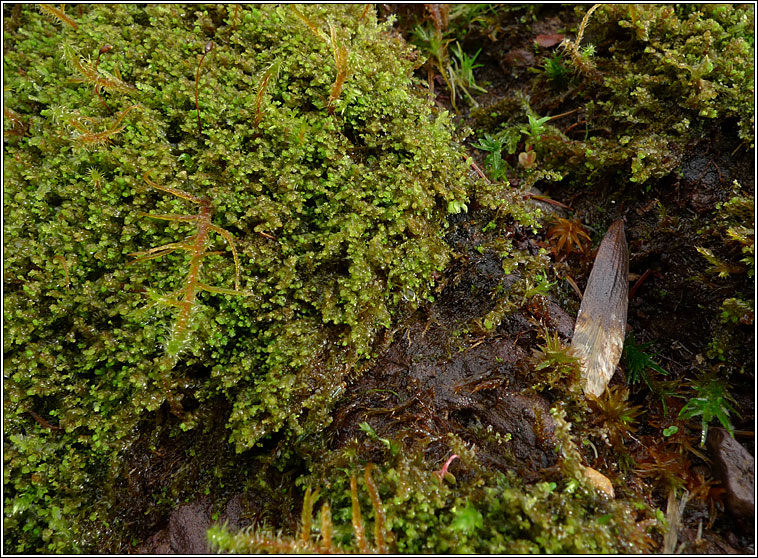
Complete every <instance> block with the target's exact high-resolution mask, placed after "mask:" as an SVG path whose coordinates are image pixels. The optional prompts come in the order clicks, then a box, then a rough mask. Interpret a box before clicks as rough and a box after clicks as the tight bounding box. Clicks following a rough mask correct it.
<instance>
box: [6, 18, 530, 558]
mask: <svg viewBox="0 0 758 558" xmlns="http://www.w3.org/2000/svg"><path fill="white" fill-rule="evenodd" d="M80 8H81V9H79V10H71V13H69V14H68V15H69V16H70V17H72V18H73V19H74V20H75V21H76V24H77V27H76V28H74V27H72V26H68V25H64V26H56V25H54V24H52V23H51V22H49V21H48V20H46V19H45V18H44V17H42V15H41V14H39V13H37V12H36V11H35V10H34V9H33V8H32V7H31V6H25V7H23V8H22V9H21V11H20V13H19V15H18V20H17V21H16V22H15V25H14V26H11V27H10V28H9V30H8V32H7V33H6V36H5V39H6V43H5V44H6V53H5V56H4V60H3V63H4V70H5V76H6V82H5V84H4V86H5V91H4V96H5V104H6V106H7V107H8V108H10V109H12V110H13V111H14V114H17V115H18V117H19V119H20V120H21V121H22V122H24V123H25V126H26V128H25V129H24V127H23V126H21V125H19V126H17V125H16V123H15V122H16V120H17V119H16V120H13V119H7V121H8V122H10V125H12V126H13V127H12V130H11V131H12V132H13V134H11V137H10V138H9V141H7V142H6V143H5V146H4V149H5V161H6V164H5V182H4V187H5V198H4V201H5V204H4V217H5V221H4V222H5V230H4V233H5V242H6V244H5V258H4V272H5V293H4V294H5V300H4V303H5V305H4V307H5V320H6V321H5V336H4V342H5V345H4V351H5V370H6V383H5V390H6V391H5V425H4V426H5V431H6V433H7V436H8V440H9V444H8V445H7V447H6V452H5V460H6V461H5V463H6V468H5V478H4V483H5V487H6V492H5V498H6V500H5V503H6V506H5V510H6V517H5V537H6V538H5V542H6V545H7V547H6V548H8V549H10V550H12V551H18V552H38V551H45V552H51V551H52V552H62V551H72V550H80V549H81V550H87V549H92V548H94V547H93V544H97V545H98V547H97V548H99V549H100V550H103V549H104V548H105V547H108V548H112V549H118V548H119V545H120V542H119V539H118V537H119V533H120V532H121V531H120V530H119V529H122V528H123V526H120V525H119V524H118V523H113V521H114V517H115V514H116V510H115V508H114V507H113V505H114V502H113V501H112V499H111V498H112V492H111V491H110V489H107V490H103V487H110V486H112V485H113V484H114V482H115V481H116V479H119V478H121V476H122V475H124V474H125V472H124V471H123V470H122V467H123V466H124V460H123V455H124V452H125V451H127V450H128V448H129V447H130V445H131V444H132V443H133V441H134V439H135V436H136V435H137V433H138V432H139V429H140V428H145V426H144V424H145V423H146V424H149V423H150V416H151V415H150V414H149V413H150V412H152V411H156V410H157V409H159V408H161V407H162V406H164V405H165V406H167V407H169V408H170V410H171V411H172V412H173V413H174V414H175V415H176V416H178V417H180V418H181V420H182V421H183V422H182V425H181V426H182V428H183V429H185V430H186V429H190V428H193V427H195V426H198V425H201V424H203V423H204V421H207V420H208V419H207V417H208V416H209V414H208V413H206V412H205V409H204V407H205V406H206V405H207V404H210V403H209V402H213V401H216V398H218V397H222V398H224V399H226V400H227V401H229V402H230V405H231V409H232V410H231V412H230V415H229V417H228V428H229V436H230V441H231V442H232V443H233V444H234V445H235V446H236V448H237V450H238V451H243V450H245V449H248V448H252V447H254V446H255V445H256V444H258V443H260V442H261V441H262V440H263V439H265V438H266V437H267V436H269V435H271V434H272V433H274V432H277V431H283V432H284V433H285V434H286V435H288V436H295V435H299V434H304V433H307V432H312V431H315V430H317V429H319V428H321V427H323V426H324V425H325V424H326V423H327V422H328V421H329V409H330V405H331V403H332V402H333V401H334V400H335V398H336V397H338V396H339V394H340V393H341V391H342V390H343V389H344V386H345V382H346V379H347V378H348V375H349V374H350V373H352V372H353V371H356V372H357V371H358V370H359V368H356V367H354V365H356V363H359V362H360V361H361V360H363V359H366V358H367V357H370V356H371V351H372V344H373V342H374V339H375V337H376V335H377V333H379V332H381V331H383V330H384V329H385V328H387V327H389V326H390V325H391V324H392V323H393V321H395V320H397V319H398V318H399V317H400V316H402V315H403V313H404V312H406V311H408V310H411V309H413V308H414V307H415V306H416V305H418V304H419V302H420V301H423V300H425V299H427V297H429V296H430V295H431V287H432V282H433V279H432V278H433V276H434V274H435V273H436V272H438V271H439V270H441V269H442V268H444V266H445V265H446V263H447V261H448V259H449V249H448V248H447V246H446V245H445V243H444V242H443V238H442V234H443V232H444V230H445V226H446V220H445V219H446V216H447V213H448V211H450V210H461V209H463V208H465V207H466V205H465V204H466V203H467V202H468V201H469V198H470V196H471V195H472V194H474V193H476V194H477V196H478V198H479V199H480V203H483V204H485V205H489V206H491V207H495V206H498V207H500V208H501V210H503V211H505V212H506V213H507V212H509V211H510V209H509V207H511V206H512V207H513V210H512V214H513V216H514V218H516V219H517V220H519V221H520V222H522V223H526V224H533V217H532V215H531V213H530V212H529V211H527V210H526V209H524V208H523V206H522V205H519V202H518V201H517V200H516V198H515V196H513V195H509V194H503V195H500V193H498V192H496V191H495V190H493V189H491V188H489V189H488V187H486V186H485V185H483V184H481V183H479V184H475V183H474V182H473V181H472V179H471V178H470V175H469V168H468V163H467V161H466V158H465V157H464V154H463V151H462V150H461V149H460V148H459V147H456V143H455V138H454V137H453V132H452V125H451V122H450V119H449V117H448V115H447V114H445V113H442V114H438V113H434V112H433V111H432V108H431V105H430V102H429V100H428V99H426V98H425V97H424V96H422V95H420V94H418V93H417V92H416V91H415V90H414V88H413V86H412V81H411V73H412V71H413V61H412V60H413V55H412V52H411V50H410V48H409V47H408V46H407V45H405V44H404V43H403V42H402V41H400V40H398V39H396V38H393V36H392V35H391V34H390V32H389V28H388V26H387V25H385V24H379V23H377V21H376V18H375V16H374V14H373V10H369V12H368V13H367V14H362V12H363V7H362V6H339V7H338V6H333V7H326V6H325V7H306V6H303V7H302V8H301V11H302V12H303V15H304V16H305V18H306V19H307V20H308V21H309V22H310V23H311V25H312V26H313V27H314V28H315V29H316V30H318V31H319V32H314V31H312V30H311V29H310V28H309V26H308V25H307V24H306V23H305V22H304V21H303V20H301V19H300V18H299V17H298V16H297V15H296V14H295V13H294V12H293V11H292V10H291V9H289V8H287V7H275V6H255V7H245V8H243V9H241V10H239V11H237V10H235V9H231V8H227V7H226V6H222V5H213V6H200V5H192V6H180V5H160V6H158V5H154V6H143V5H108V6H106V5H100V6H81V7H80ZM330 29H333V30H334V34H333V35H332V36H333V39H332V40H329V34H328V33H329V30H330ZM322 35H323V36H322ZM211 39H212V40H213V41H214V42H215V47H214V48H213V49H212V50H211V51H210V52H209V53H208V54H207V56H206V57H205V60H204V61H203V67H202V72H201V73H200V78H199V82H198V104H199V107H200V111H199V117H200V120H201V124H202V129H201V131H200V130H199V127H198V122H197V119H198V113H197V111H196V109H195V85H196V82H195V79H196V71H197V67H198V62H199V61H198V57H199V56H200V55H201V54H202V53H203V48H204V45H206V44H207V42H208V41H209V40H211ZM333 43H334V44H333ZM106 44H110V45H112V46H113V48H112V49H111V50H109V51H107V52H105V53H104V54H102V55H101V56H100V58H99V59H98V61H97V62H93V60H94V59H95V58H96V57H97V53H98V51H100V49H101V48H102V47H103V46H104V45H106ZM338 47H339V49H346V51H347V71H345V69H344V68H342V69H338V68H337V67H336V66H335V54H334V52H335V50H336V49H337V48H338ZM272 68H276V69H277V71H276V72H274V71H272ZM338 70H339V71H338ZM338 74H339V75H338ZM343 74H344V75H343ZM340 76H341V77H340ZM343 78H344V83H341V89H339V92H338V94H336V88H335V83H337V82H338V81H340V80H342V79H343ZM124 84H125V85H124ZM95 89H97V91H95ZM96 93H99V95H98V94H96ZM132 105H136V107H137V108H138V109H139V110H130V111H129V112H128V113H127V112H125V111H126V110H127V109H128V108H129V107H131V106H132ZM120 117H121V118H123V119H120ZM11 120H13V122H11ZM122 126H123V128H121V127H122ZM82 128H85V129H86V131H83V130H82ZM19 131H21V132H22V133H25V135H19V134H17V133H16V132H19ZM103 131H106V132H109V133H107V134H106V135H105V136H106V138H107V139H104V140H103V141H86V139H85V138H83V136H86V135H87V132H92V133H98V132H103ZM147 171H151V172H152V178H153V180H154V181H155V182H156V183H159V184H161V185H163V186H168V187H172V188H176V189H180V190H184V191H186V192H187V193H189V194H190V195H192V196H196V197H207V198H208V199H209V200H210V204H211V207H212V212H213V216H212V221H211V223H212V224H213V225H214V226H215V227H219V228H223V229H225V230H227V231H229V233H230V235H231V237H233V239H234V241H235V244H236V248H237V251H238V252H239V260H240V268H241V269H240V271H241V273H240V283H241V284H240V289H241V290H244V291H246V292H249V293H251V295H250V296H246V297H239V296H232V295H231V294H228V293H223V292H220V291H219V290H217V291H215V292H213V291H211V292H209V291H207V290H206V291H202V292H198V293H197V296H196V299H195V301H194V304H193V305H192V309H191V312H190V318H189V320H188V325H187V336H186V342H185V343H184V344H183V345H182V347H181V351H180V352H178V355H177V357H176V358H175V359H167V358H166V349H167V347H168V345H169V338H170V335H171V329H172V324H174V322H175V320H176V314H177V311H176V308H174V307H173V306H170V305H169V306H166V305H165V304H161V303H160V300H161V299H162V298H164V297H166V295H168V294H169V293H172V292H174V291H177V290H178V289H181V288H182V286H183V285H185V284H186V283H183V282H184V281H186V279H185V278H186V277H187V276H188V269H190V266H191V258H190V254H186V253H185V252H183V251H176V252H173V253H170V254H168V253H167V254H165V255H163V257H161V258H155V259H151V260H149V261H142V262H139V263H137V264H135V265H131V266H129V265H127V264H128V262H129V259H130V258H129V256H128V255H129V254H132V253H135V252H140V251H143V252H144V251H145V250H148V249H150V248H151V247H155V246H161V245H164V244H170V243H177V242H181V241H182V240H183V239H184V238H185V237H187V236H188V235H191V234H194V233H195V232H196V229H195V225H194V224H193V223H190V222H181V221H165V220H154V219H149V218H146V217H144V216H143V215H142V213H154V214H179V215H192V214H193V213H194V212H195V208H193V207H192V206H191V205H190V204H188V203H187V202H186V201H185V200H182V199H179V198H176V197H174V196H169V195H166V194H165V193H164V192H159V191H156V190H155V189H154V188H151V187H149V185H148V184H146V183H145V181H144V180H143V178H142V176H143V173H145V172H147ZM504 197H505V198H506V199H507V200H508V201H507V203H506V202H503V201H502V199H503V198H504ZM498 198H499V200H498ZM205 249H206V250H207V251H208V252H213V251H225V250H227V248H226V246H225V245H224V242H223V241H222V240H221V239H220V238H219V237H216V236H215V235H211V237H210V238H209V239H208V244H207V245H206V246H205ZM198 250H200V248H198ZM198 253H203V254H205V252H198ZM504 256H507V254H504ZM193 277H194V279H193V281H196V280H202V283H203V284H205V285H212V286H217V287H219V288H221V289H227V290H229V289H231V288H232V286H233V285H234V277H235V265H234V264H233V263H232V258H230V257H227V256H225V255H223V254H219V255H210V256H209V257H207V258H204V259H203V267H202V272H201V273H200V272H198V275H195V276H193ZM151 300H152V303H151ZM156 302H157V303H156ZM168 348H170V349H171V352H172V353H173V352H176V351H175V350H174V349H177V350H178V349H179V347H173V346H172V347H168ZM34 415H36V416H37V417H39V418H41V419H42V422H40V421H37V420H35V419H34V418H33V417H34ZM142 419H147V420H146V421H145V422H144V423H143V422H141V420H142ZM46 424H47V425H46ZM141 424H142V426H140V425H141ZM51 426H52V427H53V428H51ZM105 533H107V536H106V535H105Z"/></svg>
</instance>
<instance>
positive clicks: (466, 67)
mask: <svg viewBox="0 0 758 558" xmlns="http://www.w3.org/2000/svg"><path fill="white" fill-rule="evenodd" d="M452 51H453V54H454V55H455V57H456V58H457V60H456V59H453V61H452V67H453V76H454V81H455V84H456V85H457V86H458V87H460V88H461V89H462V90H463V92H464V93H465V94H466V97H467V98H468V100H469V102H470V103H471V104H472V105H473V106H479V103H477V102H476V101H475V100H474V98H473V97H472V96H471V93H470V92H469V89H471V90H472V91H476V92H478V93H486V92H487V90H486V89H484V88H483V87H482V86H480V85H477V83H476V78H475V77H474V69H476V68H481V67H482V66H484V64H477V63H476V58H477V56H479V53H480V52H482V49H479V50H477V51H476V54H474V56H469V55H468V54H466V53H465V52H463V49H462V48H461V45H460V44H459V43H457V42H456V43H455V46H454V47H453V48H452Z"/></svg>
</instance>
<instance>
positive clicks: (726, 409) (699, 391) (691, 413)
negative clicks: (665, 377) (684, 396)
mask: <svg viewBox="0 0 758 558" xmlns="http://www.w3.org/2000/svg"><path fill="white" fill-rule="evenodd" d="M692 389H693V391H694V392H695V393H694V395H693V396H692V397H691V398H690V399H689V400H688V401H687V404H686V405H685V406H684V407H682V410H681V411H679V418H684V419H690V418H694V417H700V422H701V424H702V427H703V430H702V434H701V436H700V445H701V446H702V445H704V444H705V439H706V438H707V436H708V425H709V424H710V423H711V422H712V421H713V419H718V421H719V422H720V423H721V425H722V426H723V427H724V428H726V429H727V430H728V431H729V433H730V434H731V435H732V436H734V426H732V421H731V420H730V419H729V413H730V412H732V413H736V412H737V411H735V410H734V407H733V406H732V403H734V404H736V401H735V400H734V398H732V396H731V395H730V394H729V392H728V391H727V388H726V385H725V384H724V383H723V382H721V381H719V380H717V379H715V378H713V377H712V376H706V377H704V378H702V379H700V380H697V381H695V382H693V383H692Z"/></svg>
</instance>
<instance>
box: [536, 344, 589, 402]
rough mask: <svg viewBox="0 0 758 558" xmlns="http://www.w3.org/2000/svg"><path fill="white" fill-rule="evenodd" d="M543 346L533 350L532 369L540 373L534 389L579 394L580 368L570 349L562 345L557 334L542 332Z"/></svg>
mask: <svg viewBox="0 0 758 558" xmlns="http://www.w3.org/2000/svg"><path fill="white" fill-rule="evenodd" d="M541 335H542V339H543V340H544V341H545V343H544V345H539V346H538V347H539V348H538V349H534V356H533V358H534V369H535V370H537V371H539V372H540V375H539V380H538V381H537V384H536V387H538V388H544V387H549V388H551V389H561V390H563V391H565V393H571V394H573V395H578V394H580V393H581V368H580V365H579V359H578V358H577V357H576V355H575V354H574V352H573V350H572V348H571V347H569V346H566V345H564V344H563V343H562V342H561V340H560V339H559V338H558V334H557V333H554V334H552V335H551V334H550V332H549V331H547V330H545V331H543V332H542V334H541Z"/></svg>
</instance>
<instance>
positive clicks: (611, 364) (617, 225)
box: [571, 219, 629, 397]
mask: <svg viewBox="0 0 758 558" xmlns="http://www.w3.org/2000/svg"><path fill="white" fill-rule="evenodd" d="M628 292H629V253H628V250H627V246H626V237H625V235H624V222H623V220H621V219H619V220H617V221H615V222H614V223H613V224H612V225H611V226H610V228H609V229H608V232H607V233H606V234H605V236H604V237H603V241H602V242H601V243H600V248H599V249H598V252H597V256H595V263H594V264H593V266H592V271H591V272H590V278H589V280H588V281H587V287H586V288H585V289H584V296H583V297H582V304H581V306H580V307H579V314H578V315H577V317H576V326H575V327H574V337H573V339H572V340H571V346H572V348H573V349H574V351H575V353H576V354H577V356H578V357H579V360H580V362H581V366H582V376H583V379H584V393H585V395H589V396H593V397H599V396H600V395H602V393H603V392H604V391H605V388H606V386H607V385H608V382H609V381H610V380H611V377H612V376H613V373H614V372H615V371H616V365H617V364H618V362H619V359H620V358H621V351H622V349H623V347H624V334H625V332H626V311H627V306H628V302H629V296H628Z"/></svg>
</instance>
